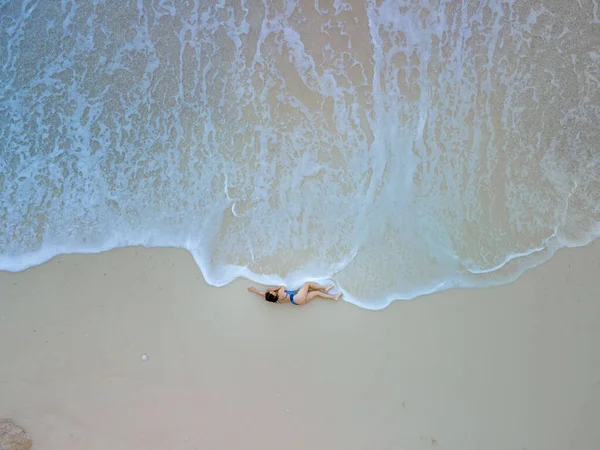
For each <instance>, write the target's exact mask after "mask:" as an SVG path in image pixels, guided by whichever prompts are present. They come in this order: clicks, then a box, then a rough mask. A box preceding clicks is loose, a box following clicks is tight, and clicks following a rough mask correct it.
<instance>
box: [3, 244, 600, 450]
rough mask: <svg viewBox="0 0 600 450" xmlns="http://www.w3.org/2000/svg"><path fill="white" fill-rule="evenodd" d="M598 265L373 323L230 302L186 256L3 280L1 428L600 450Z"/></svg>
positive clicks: (407, 306)
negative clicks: (6, 424)
mask: <svg viewBox="0 0 600 450" xmlns="http://www.w3.org/2000/svg"><path fill="white" fill-rule="evenodd" d="M599 268H600V242H599V241H595V242H593V243H592V244H590V245H589V246H587V247H582V248H576V249H565V250H562V251H560V252H557V253H556V254H555V255H554V257H553V258H552V259H551V260H550V261H548V262H546V263H544V264H542V265H540V266H538V267H536V268H535V269H532V270H529V271H527V272H526V273H525V274H524V275H523V276H522V277H520V278H519V279H518V280H517V281H515V282H513V283H511V284H509V285H504V286H500V287H495V288H488V289H453V290H448V291H444V292H441V293H436V294H432V295H429V296H425V297H421V298H419V299H416V300H412V301H398V302H394V304H393V305H391V306H390V307H389V308H386V309H385V311H379V312H373V311H368V310H364V309H361V308H358V307H351V306H350V305H348V304H346V303H345V302H332V301H326V300H323V301H315V302H312V303H311V304H309V305H307V306H304V307H301V308H297V307H293V306H291V305H269V304H267V302H264V301H261V300H260V299H258V298H255V296H252V295H251V294H249V293H247V292H246V290H245V288H246V286H247V284H248V282H247V281H246V280H236V281H235V282H234V283H232V284H231V285H228V286H225V287H222V288H214V287H211V286H209V285H208V284H207V283H206V282H205V281H204V280H203V279H202V277H201V274H200V272H199V270H198V268H197V266H196V265H195V262H194V261H193V258H192V257H191V255H190V254H189V253H188V252H186V251H184V250H173V249H147V248H125V249H119V250H114V251H110V252H105V253H100V254H95V255H69V256H62V257H57V258H55V259H54V260H52V261H51V262H49V263H46V264H43V265H41V266H38V267H36V268H32V269H30V270H29V271H25V272H18V273H7V272H2V273H0V291H1V292H2V293H3V295H2V296H0V311H1V314H0V342H1V343H2V344H1V345H0V360H1V361H3V362H4V363H3V364H0V399H2V401H0V418H3V419H12V420H14V421H15V422H16V423H18V424H19V425H21V426H22V427H23V428H25V430H26V431H27V432H28V435H29V437H30V438H31V439H33V442H34V445H36V446H37V447H38V448H44V449H62V450H64V449H78V448H86V449H106V448H114V449H121V448H123V449H137V448H140V449H141V448H147V449H164V448H182V449H193V448H235V449H238V448H240V449H245V448H248V449H250V448H257V447H259V448H265V449H271V448H272V449H276V448H290V449H302V448H332V449H338V448H339V449H366V448H410V449H417V450H418V449H426V448H427V449H431V448H436V447H438V448H446V449H450V450H463V449H464V448H485V449H486V450H487V449H489V450H495V449H498V450H500V449H506V448H527V449H529V450H531V449H544V450H553V449H556V450H563V449H564V448H578V449H581V450H588V449H589V450H592V449H595V448H596V447H597V443H598V442H600V430H598V428H597V427H596V426H595V424H596V423H598V420H600V355H598V352H597V351H596V350H597V349H596V344H597V342H599V341H600V304H599V302H598V301H597V292H598V291H599V290H600V280H599V279H598V277H597V274H598V269H599ZM144 354H145V355H147V360H146V361H143V360H142V359H141V357H142V355H144ZM232 426H234V427H235V430H236V432H235V433H232V432H231V427H232Z"/></svg>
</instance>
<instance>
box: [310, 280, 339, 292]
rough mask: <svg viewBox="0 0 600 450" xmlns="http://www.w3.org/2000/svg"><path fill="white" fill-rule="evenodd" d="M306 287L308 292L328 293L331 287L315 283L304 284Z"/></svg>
mask: <svg viewBox="0 0 600 450" xmlns="http://www.w3.org/2000/svg"><path fill="white" fill-rule="evenodd" d="M304 284H307V285H308V290H309V291H325V292H327V291H329V290H330V289H331V288H332V287H333V286H323V285H322V284H317V283H311V282H308V283H304Z"/></svg>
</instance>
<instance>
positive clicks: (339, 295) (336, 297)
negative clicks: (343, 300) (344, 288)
mask: <svg viewBox="0 0 600 450" xmlns="http://www.w3.org/2000/svg"><path fill="white" fill-rule="evenodd" d="M341 296H342V293H341V292H338V293H337V294H336V295H335V299H336V300H339V299H340V297H341Z"/></svg>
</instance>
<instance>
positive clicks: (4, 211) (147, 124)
mask: <svg viewBox="0 0 600 450" xmlns="http://www.w3.org/2000/svg"><path fill="white" fill-rule="evenodd" d="M240 3H241V6H240ZM540 3H541V2H533V1H529V0H527V1H525V0H519V1H505V2H500V1H494V0H488V1H485V0H481V1H466V0H465V1H462V2H461V1H459V0H451V1H450V0H448V1H444V0H435V1H434V0H431V1H425V0H424V1H417V0H405V1H401V0H394V1H392V0H370V1H364V2H361V1H352V2H345V1H341V0H335V1H331V0H330V1H323V0H310V1H288V0H277V1H271V0H269V1H266V0H263V1H259V0H246V1H241V2H240V1H224V0H221V1H212V0H202V1H167V0H162V1H159V0H154V1H152V0H139V1H122V0H118V1H117V0H112V1H97V0H96V1H90V0H88V1H79V2H75V1H69V0H61V1H42V0H39V1H32V0H25V1H21V2H20V1H12V0H8V1H7V0H0V169H1V170H0V193H1V197H0V219H1V220H0V269H5V270H13V271H16V270H23V269H25V268H27V267H30V266H32V265H35V264H39V263H42V262H44V261H46V260H48V259H50V258H52V257H53V256H55V255H57V254H61V253H73V252H84V253H89V252H97V251H101V250H106V249H109V248H114V247H119V246H126V245H147V246H172V247H183V248H186V249H188V250H189V251H190V252H191V253H192V254H193V255H194V258H195V260H196V261H197V263H198V265H199V266H200V268H201V269H202V272H203V273H204V275H205V277H206V279H207V280H208V282H209V283H211V284H213V285H223V284H225V283H228V282H230V281H232V280H233V279H234V278H236V277H239V276H246V277H249V278H252V279H254V280H256V281H262V282H269V283H277V282H285V283H286V284H287V285H289V286H295V285H298V284H300V283H301V282H302V281H303V280H304V279H306V278H312V279H332V280H334V281H335V282H336V283H337V284H338V286H339V287H340V288H341V289H342V290H343V292H344V293H345V294H346V297H345V298H346V300H349V301H351V302H353V303H356V304H358V305H360V306H363V307H366V308H371V309H379V308H383V307H385V306H386V305H388V304H389V303H390V302H391V301H393V300H395V299H407V298H413V297H415V296H417V295H420V294H424V293H428V292H433V291H436V290H441V289H446V288H450V287H456V286H470V287H472V286H489V285H494V284H501V283H506V282H509V281H511V280H513V279H515V278H516V277H517V276H519V275H520V274H521V273H522V272H523V271H524V270H525V269H527V268H529V267H532V266H535V265H537V264H539V263H540V262H542V261H545V260H547V259H548V258H549V257H550V256H551V255H552V254H553V253H554V251H555V250H556V249H558V248H560V247H563V246H575V245H583V244H585V243H587V242H589V241H590V240H592V239H593V238H595V237H596V236H598V235H599V234H600V225H599V224H600V144H599V143H600V127H599V124H600V11H599V6H598V1H597V0H577V1H569V2H565V1H561V0H554V1H547V2H543V3H544V4H543V5H541V4H540Z"/></svg>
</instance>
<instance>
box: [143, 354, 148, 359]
mask: <svg viewBox="0 0 600 450" xmlns="http://www.w3.org/2000/svg"><path fill="white" fill-rule="evenodd" d="M142 361H148V355H146V354H145V353H144V354H143V355H142Z"/></svg>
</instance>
